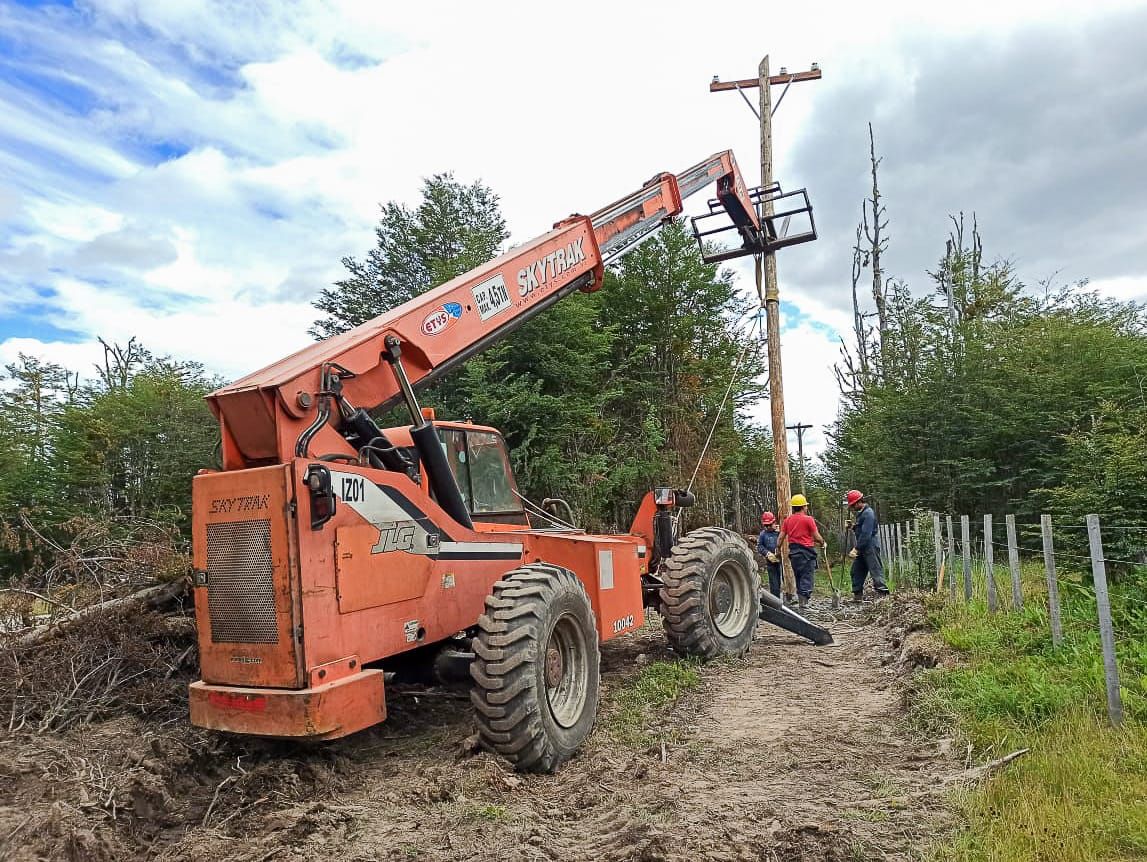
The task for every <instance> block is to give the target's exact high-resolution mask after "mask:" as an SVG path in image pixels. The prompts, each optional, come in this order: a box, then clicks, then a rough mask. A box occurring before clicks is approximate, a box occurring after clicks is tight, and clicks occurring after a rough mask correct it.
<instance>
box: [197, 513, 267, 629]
mask: <svg viewBox="0 0 1147 862" xmlns="http://www.w3.org/2000/svg"><path fill="white" fill-rule="evenodd" d="M274 574H275V570H274V566H273V565H272V562H271V522H270V521H268V520H252V521H230V522H227V523H220V524H208V525H207V606H208V610H209V612H210V614H211V640H212V641H213V642H214V643H245V644H275V643H278V642H279V626H278V622H277V620H276V619H275V583H274Z"/></svg>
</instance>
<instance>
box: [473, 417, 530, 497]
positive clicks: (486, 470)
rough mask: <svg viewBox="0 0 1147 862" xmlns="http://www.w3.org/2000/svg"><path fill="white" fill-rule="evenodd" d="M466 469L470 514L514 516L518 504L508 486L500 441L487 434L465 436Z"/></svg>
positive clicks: (506, 460) (503, 447)
mask: <svg viewBox="0 0 1147 862" xmlns="http://www.w3.org/2000/svg"><path fill="white" fill-rule="evenodd" d="M466 449H467V452H468V459H467V460H468V462H469V467H470V489H471V496H470V511H471V512H473V513H474V514H476V515H477V514H482V513H494V512H518V511H521V509H522V504H521V503H520V502H519V501H518V498H517V496H516V495H515V494H514V491H513V485H512V484H511V479H510V476H511V472H510V461H509V459H508V458H507V457H506V447H505V444H503V442H502V438H501V437H499V436H498V435H497V434H491V433H490V432H489V431H468V432H466Z"/></svg>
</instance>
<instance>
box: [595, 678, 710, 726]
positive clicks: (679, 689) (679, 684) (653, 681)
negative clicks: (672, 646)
mask: <svg viewBox="0 0 1147 862" xmlns="http://www.w3.org/2000/svg"><path fill="white" fill-rule="evenodd" d="M699 666H700V662H698V661H696V660H693V659H683V660H681V661H655V662H653V663H652V664H650V665H648V666H647V667H643V668H642V669H641V670H640V671H639V672H638V674H637V675H636V676H635V677H633V678H632V679H630V680H628V681H627V682H626V683H625V684H624V685H623V686H622V687H621V688H620V689H618V691H617V692H616V693H615V694H614V696H613V700H612V709H611V711H610V714H609V718H608V721H607V727H608V729H609V732H610V733H611V734H612V735H613V736H614V737H615V738H616V739H617V740H618V741H620V742H625V743H630V744H633V743H639V742H641V741H643V740H644V739H645V736H646V725H647V723H648V721H649V720H650V718H651V717H653V716H654V715H657V714H659V713H661V712H663V711H664V710H665V708H666V707H668V706H669V705H671V704H672V703H674V702H675V701H676V700H677V698H679V697H680V696H681V695H682V694H683V693H684V692H685V691H687V690H689V689H691V688H693V687H695V686H697V685H698V684H699V683H700V682H701V674H700V673H699V672H698V670H697V669H698V667H699Z"/></svg>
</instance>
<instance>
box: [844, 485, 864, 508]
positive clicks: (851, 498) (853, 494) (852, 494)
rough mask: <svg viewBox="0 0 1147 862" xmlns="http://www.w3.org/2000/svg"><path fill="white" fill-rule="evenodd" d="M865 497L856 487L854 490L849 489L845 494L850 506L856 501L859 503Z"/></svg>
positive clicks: (845, 500) (845, 499)
mask: <svg viewBox="0 0 1147 862" xmlns="http://www.w3.org/2000/svg"><path fill="white" fill-rule="evenodd" d="M863 499H864V495H863V494H861V493H860V492H859V491H857V490H855V489H854V490H852V491H849V492H848V493H847V494H845V495H844V502H846V503H847V504H848V505H850V506H851V505H853V504H854V503H859V502H860V501H861V500H863Z"/></svg>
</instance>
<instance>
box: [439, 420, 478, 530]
mask: <svg viewBox="0 0 1147 862" xmlns="http://www.w3.org/2000/svg"><path fill="white" fill-rule="evenodd" d="M438 439H439V440H441V441H442V448H444V449H445V450H446V460H447V461H449V462H450V472H451V473H453V474H454V481H456V482H457V483H458V490H459V491H461V492H462V501H463V502H464V503H465V504H466V508H467V509H469V510H470V511H471V512H473V511H474V507H473V505H472V504H471V495H470V471H469V469H467V463H466V459H467V458H469V453H467V451H466V432H465V431H457V430H455V429H453V428H439V429H438Z"/></svg>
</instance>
